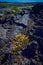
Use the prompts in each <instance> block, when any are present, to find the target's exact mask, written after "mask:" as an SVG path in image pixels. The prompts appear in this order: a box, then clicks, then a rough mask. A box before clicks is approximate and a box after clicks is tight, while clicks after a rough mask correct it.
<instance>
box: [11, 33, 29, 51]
mask: <svg viewBox="0 0 43 65" xmlns="http://www.w3.org/2000/svg"><path fill="white" fill-rule="evenodd" d="M12 42H13V43H14V46H13V51H18V50H20V49H22V48H24V47H25V46H27V44H28V42H29V37H28V36H26V35H24V34H21V33H19V34H17V35H16V36H15V37H14V38H13V39H12Z"/></svg>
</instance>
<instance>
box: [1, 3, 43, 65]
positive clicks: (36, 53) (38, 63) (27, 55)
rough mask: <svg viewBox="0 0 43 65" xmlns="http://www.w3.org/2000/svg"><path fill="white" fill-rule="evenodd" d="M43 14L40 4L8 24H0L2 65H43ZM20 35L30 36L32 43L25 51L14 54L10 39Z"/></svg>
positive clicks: (42, 7)
mask: <svg viewBox="0 0 43 65" xmlns="http://www.w3.org/2000/svg"><path fill="white" fill-rule="evenodd" d="M35 7H36V8H35ZM37 8H39V9H37ZM40 10H41V11H40ZM35 11H36V12H35ZM37 12H39V13H37ZM35 14H37V15H35ZM42 14H43V5H40V4H38V5H36V6H34V7H33V8H32V11H30V12H29V11H28V10H27V11H26V12H21V14H18V13H17V14H16V15H15V16H14V17H12V18H9V19H8V20H7V22H5V23H3V24H0V65H43V15H42ZM18 33H22V34H25V35H28V36H30V42H29V45H28V46H27V47H26V48H25V49H23V50H20V51H18V52H17V53H15V54H13V53H12V46H13V44H12V43H11V44H10V43H9V39H11V38H13V37H14V36H15V35H16V34H18Z"/></svg>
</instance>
